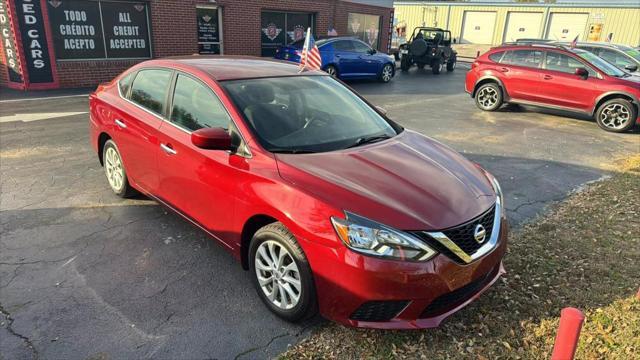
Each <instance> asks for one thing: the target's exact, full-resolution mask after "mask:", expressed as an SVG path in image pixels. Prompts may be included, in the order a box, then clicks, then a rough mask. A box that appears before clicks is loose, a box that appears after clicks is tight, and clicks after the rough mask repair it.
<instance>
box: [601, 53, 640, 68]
mask: <svg viewBox="0 0 640 360" xmlns="http://www.w3.org/2000/svg"><path fill="white" fill-rule="evenodd" d="M599 56H600V57H601V58H603V59H605V60H607V61H608V62H610V63H612V64H613V65H615V66H618V67H622V68H623V67H625V66H627V65H635V64H634V63H633V62H632V61H631V59H629V58H627V57H626V56H625V55H624V54H621V53H619V52H617V51H615V50H609V49H602V50H600V55H599Z"/></svg>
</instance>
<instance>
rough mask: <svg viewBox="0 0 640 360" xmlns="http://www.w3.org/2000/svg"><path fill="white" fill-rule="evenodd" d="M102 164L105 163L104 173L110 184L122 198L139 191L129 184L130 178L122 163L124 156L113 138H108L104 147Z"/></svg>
mask: <svg viewBox="0 0 640 360" xmlns="http://www.w3.org/2000/svg"><path fill="white" fill-rule="evenodd" d="M102 164H103V165H104V174H105V175H106V177H107V181H108V182H109V186H110V187H111V190H113V192H114V193H115V194H116V195H118V196H120V197H122V198H129V197H132V196H134V195H136V194H137V193H138V192H137V191H136V190H135V189H134V188H133V187H131V184H129V178H128V177H127V172H126V171H125V170H124V165H123V163H122V156H121V155H120V151H119V150H118V147H117V146H116V143H115V142H113V140H111V139H109V140H107V142H106V143H105V144H104V147H103V149H102Z"/></svg>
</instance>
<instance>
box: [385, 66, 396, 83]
mask: <svg viewBox="0 0 640 360" xmlns="http://www.w3.org/2000/svg"><path fill="white" fill-rule="evenodd" d="M392 77H393V69H392V68H391V65H385V66H384V67H383V68H382V81H384V82H389V81H391V78H392Z"/></svg>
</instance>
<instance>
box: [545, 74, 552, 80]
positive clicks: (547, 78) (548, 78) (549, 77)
mask: <svg viewBox="0 0 640 360" xmlns="http://www.w3.org/2000/svg"><path fill="white" fill-rule="evenodd" d="M542 78H543V79H545V80H551V79H553V76H551V75H545V76H543V77H542Z"/></svg>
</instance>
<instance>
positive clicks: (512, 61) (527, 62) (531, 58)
mask: <svg viewBox="0 0 640 360" xmlns="http://www.w3.org/2000/svg"><path fill="white" fill-rule="evenodd" d="M541 62H542V51H540V50H513V51H508V52H507V53H506V54H505V56H504V57H503V58H502V61H501V62H500V63H502V64H509V65H517V66H526V67H532V68H537V67H539V66H540V63H541Z"/></svg>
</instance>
